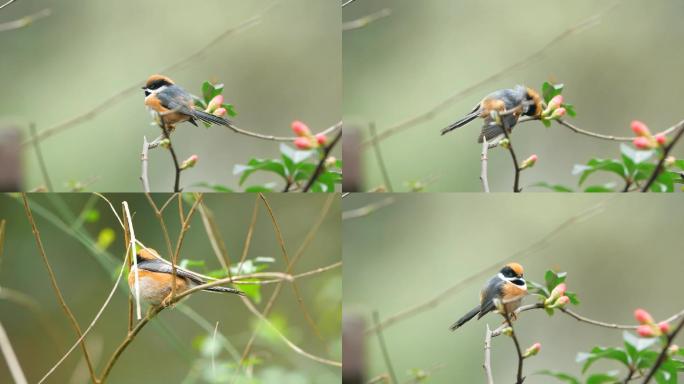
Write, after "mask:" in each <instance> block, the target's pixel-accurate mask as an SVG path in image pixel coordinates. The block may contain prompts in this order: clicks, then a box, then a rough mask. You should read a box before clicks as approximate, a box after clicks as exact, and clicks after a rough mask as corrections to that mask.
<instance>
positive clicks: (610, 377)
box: [587, 371, 621, 384]
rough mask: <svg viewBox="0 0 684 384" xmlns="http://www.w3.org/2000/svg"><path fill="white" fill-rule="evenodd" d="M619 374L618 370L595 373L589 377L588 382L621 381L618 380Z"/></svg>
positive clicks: (589, 383)
mask: <svg viewBox="0 0 684 384" xmlns="http://www.w3.org/2000/svg"><path fill="white" fill-rule="evenodd" d="M617 376H618V372H617V371H611V372H608V373H595V374H593V375H591V376H589V377H588V378H587V384H605V383H620V382H621V381H620V380H618V378H617Z"/></svg>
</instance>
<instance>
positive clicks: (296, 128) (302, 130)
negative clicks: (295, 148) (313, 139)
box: [292, 120, 311, 136]
mask: <svg viewBox="0 0 684 384" xmlns="http://www.w3.org/2000/svg"><path fill="white" fill-rule="evenodd" d="M292 131H293V132H294V133H295V135H297V136H306V135H310V134H311V131H309V127H307V126H306V124H304V123H302V122H301V121H299V120H295V121H293V122H292Z"/></svg>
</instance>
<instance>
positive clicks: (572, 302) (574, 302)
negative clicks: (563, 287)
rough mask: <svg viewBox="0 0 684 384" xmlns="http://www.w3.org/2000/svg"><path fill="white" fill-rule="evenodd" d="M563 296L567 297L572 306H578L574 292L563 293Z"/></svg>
mask: <svg viewBox="0 0 684 384" xmlns="http://www.w3.org/2000/svg"><path fill="white" fill-rule="evenodd" d="M565 296H567V297H568V299H570V303H571V304H572V305H579V303H580V301H579V299H578V298H577V294H576V293H575V292H565Z"/></svg>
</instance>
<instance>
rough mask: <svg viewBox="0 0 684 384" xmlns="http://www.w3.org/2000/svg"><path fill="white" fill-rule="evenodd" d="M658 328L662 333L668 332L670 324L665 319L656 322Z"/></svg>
mask: <svg viewBox="0 0 684 384" xmlns="http://www.w3.org/2000/svg"><path fill="white" fill-rule="evenodd" d="M658 329H660V332H662V333H668V332H670V324H668V323H667V322H665V321H663V322H660V323H658Z"/></svg>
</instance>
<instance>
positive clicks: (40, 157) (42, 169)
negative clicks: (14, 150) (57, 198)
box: [29, 123, 54, 192]
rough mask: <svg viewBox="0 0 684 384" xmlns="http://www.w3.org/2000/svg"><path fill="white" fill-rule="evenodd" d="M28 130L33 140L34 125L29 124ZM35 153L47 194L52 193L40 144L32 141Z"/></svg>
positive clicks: (34, 134) (34, 135) (34, 133)
mask: <svg viewBox="0 0 684 384" xmlns="http://www.w3.org/2000/svg"><path fill="white" fill-rule="evenodd" d="M29 130H30V131H31V137H32V138H35V137H36V125H35V124H33V123H31V124H29ZM33 147H34V149H35V151H36V157H37V158H38V165H39V166H40V172H41V173H42V174H43V180H44V181H45V186H46V187H47V189H48V192H51V191H54V189H53V188H52V181H50V173H49V172H48V170H47V165H46V164H45V159H44V158H43V152H42V151H41V150H40V143H39V142H37V141H35V140H34V145H33Z"/></svg>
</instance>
